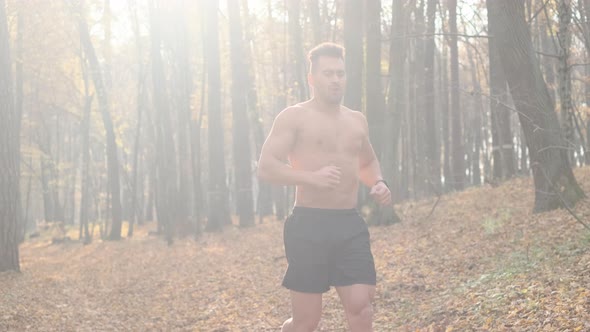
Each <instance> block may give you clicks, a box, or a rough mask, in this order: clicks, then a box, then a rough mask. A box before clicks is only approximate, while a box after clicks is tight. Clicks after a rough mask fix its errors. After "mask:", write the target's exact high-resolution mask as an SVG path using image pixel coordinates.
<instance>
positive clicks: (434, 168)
mask: <svg viewBox="0 0 590 332" xmlns="http://www.w3.org/2000/svg"><path fill="white" fill-rule="evenodd" d="M437 3H438V1H437V0H428V4H427V8H426V19H427V25H426V40H425V49H424V93H425V95H424V117H425V119H424V145H425V157H426V171H427V175H428V184H427V185H428V188H429V189H428V191H429V192H430V193H440V192H441V186H442V185H441V164H440V144H439V141H438V135H437V133H438V131H437V128H436V122H437V121H436V119H437V115H438V114H439V112H438V111H437V107H436V106H435V105H436V96H435V91H436V90H435V88H434V82H435V75H434V51H435V49H436V45H435V43H434V33H435V21H436V6H437Z"/></svg>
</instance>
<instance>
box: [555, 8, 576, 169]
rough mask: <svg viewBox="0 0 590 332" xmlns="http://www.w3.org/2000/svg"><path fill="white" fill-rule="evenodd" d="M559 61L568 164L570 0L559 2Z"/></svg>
mask: <svg viewBox="0 0 590 332" xmlns="http://www.w3.org/2000/svg"><path fill="white" fill-rule="evenodd" d="M558 12H559V32H558V34H557V36H558V40H559V61H558V70H557V73H558V82H559V103H560V112H561V119H562V127H563V131H564V135H565V141H566V144H567V146H568V147H569V150H568V157H569V159H570V162H574V148H575V143H574V117H573V115H574V111H573V109H572V80H571V70H570V66H569V58H570V47H571V44H572V36H571V31H570V28H569V25H570V23H571V21H572V9H571V4H570V0H559V4H558Z"/></svg>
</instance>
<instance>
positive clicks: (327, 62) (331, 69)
mask: <svg viewBox="0 0 590 332" xmlns="http://www.w3.org/2000/svg"><path fill="white" fill-rule="evenodd" d="M308 81H309V85H311V86H312V87H313V93H314V97H315V98H319V99H320V100H321V101H324V102H326V103H329V104H340V103H341V102H342V97H344V90H345V89H346V71H345V66H344V60H342V59H340V58H336V57H330V56H320V57H319V58H318V59H317V62H316V64H315V65H314V68H313V72H311V73H310V74H309V77H308Z"/></svg>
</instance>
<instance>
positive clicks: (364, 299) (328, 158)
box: [258, 43, 391, 332]
mask: <svg viewBox="0 0 590 332" xmlns="http://www.w3.org/2000/svg"><path fill="white" fill-rule="evenodd" d="M309 62H310V71H309V74H308V83H309V85H310V86H311V87H312V88H313V98H311V99H310V100H308V101H305V102H302V103H300V104H297V105H295V106H291V107H288V108H286V109H285V110H283V111H282V112H281V113H280V114H279V115H278V116H277V117H276V119H275V121H274V124H273V126H272V129H271V132H270V134H269V135H268V138H267V139H266V142H265V143H264V146H263V147H262V152H261V155H260V161H259V165H258V177H259V178H260V179H262V180H264V181H267V182H270V183H273V184H279V185H295V186H296V188H297V191H296V199H295V207H294V208H293V212H292V213H291V214H290V215H289V217H288V218H287V220H286V222H285V228H284V241H285V253H286V256H287V261H288V263H289V266H288V268H287V272H286V273H285V276H284V279H283V286H285V287H286V288H288V289H289V290H290V293H291V305H292V311H293V313H292V316H293V317H292V318H289V319H288V320H287V321H285V323H284V324H283V328H282V331H285V332H300V331H314V330H315V329H316V328H317V326H318V323H319V321H320V317H321V311H322V293H324V292H327V291H328V290H329V289H330V286H334V287H335V288H336V291H337V293H338V296H339V297H340V300H341V302H342V305H343V307H344V311H345V313H346V318H347V321H348V325H349V327H350V330H351V331H352V332H368V331H372V330H373V329H372V322H373V310H372V304H371V302H372V300H373V297H374V294H375V284H376V277H375V264H374V261H373V255H372V254H371V248H370V243H369V232H368V228H367V225H366V223H365V221H364V220H363V219H362V217H361V216H360V215H359V213H358V212H357V210H356V206H357V192H358V188H359V180H360V182H362V183H364V184H365V185H366V186H368V187H370V188H371V191H370V193H371V195H372V196H373V197H374V199H375V200H376V201H377V202H378V203H379V204H381V205H388V204H390V203H391V193H390V191H389V188H388V186H387V183H386V182H385V181H383V177H382V175H381V169H380V166H379V161H378V160H377V158H376V157H375V152H374V151H373V148H372V147H371V143H370V142H369V135H368V126H367V121H366V119H365V117H364V115H363V114H362V113H361V112H356V111H352V110H350V109H348V108H346V107H344V106H342V105H341V101H342V97H343V95H344V90H345V87H346V72H345V66H344V49H343V48H342V47H341V46H338V45H336V44H331V43H324V44H320V45H318V46H316V47H315V48H314V49H313V50H311V51H310V52H309ZM287 159H288V161H289V164H287V162H286V161H287Z"/></svg>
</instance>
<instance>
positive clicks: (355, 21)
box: [344, 0, 364, 111]
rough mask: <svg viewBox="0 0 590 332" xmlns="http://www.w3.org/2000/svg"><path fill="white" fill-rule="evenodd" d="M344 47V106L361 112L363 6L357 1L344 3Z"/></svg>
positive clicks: (347, 0)
mask: <svg viewBox="0 0 590 332" xmlns="http://www.w3.org/2000/svg"><path fill="white" fill-rule="evenodd" d="M344 47H345V48H346V60H345V62H346V78H347V83H346V93H345V95H344V105H345V106H346V107H349V108H350V109H353V110H355V111H362V110H363V107H362V93H363V63H364V61H363V6H362V2H361V1H358V0H345V1H344Z"/></svg>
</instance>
